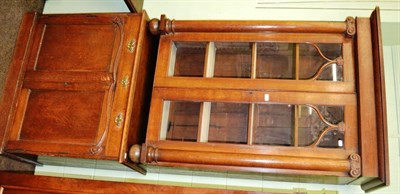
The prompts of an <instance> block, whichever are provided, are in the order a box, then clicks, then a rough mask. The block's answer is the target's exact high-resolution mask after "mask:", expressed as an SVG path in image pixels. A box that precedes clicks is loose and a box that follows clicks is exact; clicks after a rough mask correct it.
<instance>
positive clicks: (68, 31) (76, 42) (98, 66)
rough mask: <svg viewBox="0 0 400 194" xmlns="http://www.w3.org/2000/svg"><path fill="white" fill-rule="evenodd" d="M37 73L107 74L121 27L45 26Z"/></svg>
mask: <svg viewBox="0 0 400 194" xmlns="http://www.w3.org/2000/svg"><path fill="white" fill-rule="evenodd" d="M43 28H44V30H43V35H42V40H41V41H40V47H39V48H38V55H37V60H36V61H37V64H36V70H52V71H54V70H57V71H62V70H68V71H71V70H74V71H107V70H108V69H109V67H110V66H111V62H112V54H113V50H114V43H115V41H116V40H117V39H118V38H119V37H118V34H117V33H118V29H116V28H118V26H117V25H113V23H110V24H107V25H51V24H47V25H43Z"/></svg>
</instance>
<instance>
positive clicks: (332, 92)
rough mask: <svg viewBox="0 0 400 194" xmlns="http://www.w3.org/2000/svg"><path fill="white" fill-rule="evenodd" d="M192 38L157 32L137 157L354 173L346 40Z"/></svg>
mask: <svg viewBox="0 0 400 194" xmlns="http://www.w3.org/2000/svg"><path fill="white" fill-rule="evenodd" d="M190 37H191V36H190V33H175V34H173V35H168V36H162V37H161V40H160V50H159V56H158V59H159V60H158V62H157V69H156V75H155V83H154V89H153V97H152V105H151V110H150V117H149V126H148V132H147V137H146V140H147V141H146V144H145V146H146V150H145V152H147V157H146V159H145V160H144V161H143V162H147V163H152V164H159V165H178V166H195V167H204V168H214V169H226V168H229V169H232V170H250V171H257V172H273V173H287V172H289V171H290V172H291V173H305V174H319V175H322V174H323V175H335V176H342V177H357V176H359V171H360V169H359V166H358V167H355V166H354V165H353V162H352V161H353V160H359V156H358V149H357V141H358V140H357V99H356V95H355V81H354V61H353V59H354V56H353V52H352V49H353V39H352V38H348V37H346V36H345V35H344V34H307V33H303V34H302V33H298V34H290V33H271V34H262V33H199V34H196V39H195V40H193V38H190ZM160 59H161V60H160ZM352 158H353V159H352ZM354 158H355V159H354Z"/></svg>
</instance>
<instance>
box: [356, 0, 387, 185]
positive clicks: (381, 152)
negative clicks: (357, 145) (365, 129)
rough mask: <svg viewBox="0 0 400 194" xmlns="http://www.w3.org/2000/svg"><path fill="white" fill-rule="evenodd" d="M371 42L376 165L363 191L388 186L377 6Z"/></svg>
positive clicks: (379, 28) (384, 110)
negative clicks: (373, 176)
mask: <svg viewBox="0 0 400 194" xmlns="http://www.w3.org/2000/svg"><path fill="white" fill-rule="evenodd" d="M369 22H370V23H369V24H370V30H371V40H372V41H371V43H372V51H371V52H372V56H371V57H372V64H373V67H372V68H373V72H374V77H373V78H374V79H373V81H374V94H375V95H374V99H375V101H374V106H375V107H373V108H374V109H375V115H376V128H375V134H376V139H377V143H376V145H375V146H376V147H375V148H373V149H374V150H376V153H377V156H376V157H377V158H376V162H377V163H376V164H375V165H376V166H375V168H377V178H375V179H372V180H370V181H368V182H364V183H363V184H362V185H361V187H362V188H363V190H365V191H372V190H375V189H377V188H380V187H382V186H388V185H389V183H390V180H389V164H388V163H389V158H388V157H389V155H388V135H387V133H388V132H387V130H388V129H387V116H386V96H385V93H386V92H385V77H384V65H383V48H382V47H383V44H382V37H381V24H380V13H379V7H377V8H376V9H375V11H374V12H373V13H372V14H371V17H370V18H369ZM362 146H363V147H362V148H364V149H369V148H368V145H362Z"/></svg>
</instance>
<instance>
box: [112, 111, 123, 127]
mask: <svg viewBox="0 0 400 194" xmlns="http://www.w3.org/2000/svg"><path fill="white" fill-rule="evenodd" d="M114 122H115V125H116V126H117V128H121V127H122V122H124V115H123V114H122V113H118V115H117V116H116V117H115V120H114Z"/></svg>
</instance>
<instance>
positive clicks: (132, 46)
mask: <svg viewBox="0 0 400 194" xmlns="http://www.w3.org/2000/svg"><path fill="white" fill-rule="evenodd" d="M135 47H136V40H135V39H132V40H131V41H129V43H128V51H129V52H130V53H133V51H135Z"/></svg>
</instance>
